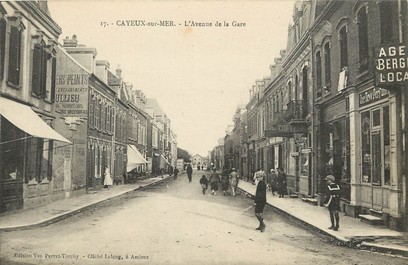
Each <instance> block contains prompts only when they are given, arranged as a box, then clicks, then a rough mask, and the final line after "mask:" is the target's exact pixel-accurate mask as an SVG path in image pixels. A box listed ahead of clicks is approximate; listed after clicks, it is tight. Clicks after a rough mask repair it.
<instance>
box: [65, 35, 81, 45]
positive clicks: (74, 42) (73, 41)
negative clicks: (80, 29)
mask: <svg viewBox="0 0 408 265" xmlns="http://www.w3.org/2000/svg"><path fill="white" fill-rule="evenodd" d="M77 46H78V40H77V36H76V35H75V34H74V35H73V36H72V39H70V38H69V37H68V36H66V37H65V39H64V47H77Z"/></svg>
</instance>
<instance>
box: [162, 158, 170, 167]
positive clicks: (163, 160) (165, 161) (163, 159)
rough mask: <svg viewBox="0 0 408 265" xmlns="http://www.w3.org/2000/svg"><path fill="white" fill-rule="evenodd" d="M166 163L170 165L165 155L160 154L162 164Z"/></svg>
mask: <svg viewBox="0 0 408 265" xmlns="http://www.w3.org/2000/svg"><path fill="white" fill-rule="evenodd" d="M165 165H170V163H169V161H167V159H166V158H165V157H164V156H163V155H161V156H160V166H161V167H164V166H165Z"/></svg>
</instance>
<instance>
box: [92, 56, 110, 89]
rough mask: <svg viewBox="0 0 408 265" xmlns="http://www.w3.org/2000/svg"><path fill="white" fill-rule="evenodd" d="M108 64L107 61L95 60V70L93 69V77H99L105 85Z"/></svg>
mask: <svg viewBox="0 0 408 265" xmlns="http://www.w3.org/2000/svg"><path fill="white" fill-rule="evenodd" d="M109 67H110V64H109V62H108V61H105V60H97V61H96V68H95V75H96V76H97V77H99V79H101V80H102V81H103V82H105V84H108V71H109Z"/></svg>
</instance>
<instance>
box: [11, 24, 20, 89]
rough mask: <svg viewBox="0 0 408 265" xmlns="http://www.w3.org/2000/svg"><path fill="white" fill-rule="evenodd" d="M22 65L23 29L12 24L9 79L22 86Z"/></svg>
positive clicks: (12, 82) (13, 83)
mask: <svg viewBox="0 0 408 265" xmlns="http://www.w3.org/2000/svg"><path fill="white" fill-rule="evenodd" d="M20 67H21V30H20V29H19V28H18V27H14V26H12V27H11V29H10V48H9V69H8V81H9V82H10V83H11V84H12V85H14V86H17V87H19V86H20V70H21V69H20Z"/></svg>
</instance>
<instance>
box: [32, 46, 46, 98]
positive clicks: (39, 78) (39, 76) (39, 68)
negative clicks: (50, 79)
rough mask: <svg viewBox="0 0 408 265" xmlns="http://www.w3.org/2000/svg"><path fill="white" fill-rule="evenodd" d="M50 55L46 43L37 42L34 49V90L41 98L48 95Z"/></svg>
mask: <svg viewBox="0 0 408 265" xmlns="http://www.w3.org/2000/svg"><path fill="white" fill-rule="evenodd" d="M49 56H50V55H49V54H48V53H47V51H46V49H45V44H44V43H41V44H35V45H34V51H33V71H32V77H31V78H32V79H31V80H32V84H31V85H32V92H33V93H34V95H36V96H38V97H40V98H46V96H47V65H48V57H49Z"/></svg>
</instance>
